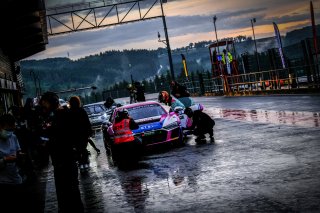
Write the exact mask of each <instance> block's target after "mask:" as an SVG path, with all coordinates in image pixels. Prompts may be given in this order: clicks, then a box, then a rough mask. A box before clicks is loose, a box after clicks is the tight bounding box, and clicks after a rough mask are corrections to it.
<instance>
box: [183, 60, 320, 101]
mask: <svg viewBox="0 0 320 213" xmlns="http://www.w3.org/2000/svg"><path fill="white" fill-rule="evenodd" d="M317 66H319V65H318V64H317V65H315V66H297V67H290V68H286V69H277V70H267V71H261V72H251V73H243V74H239V75H221V76H217V77H214V78H207V79H197V80H194V81H188V82H184V83H182V84H183V85H184V86H186V87H187V89H188V91H189V92H190V93H192V94H194V95H205V94H212V95H233V94H234V93H239V92H251V91H270V90H291V89H305V88H315V89H317V88H318V89H319V88H320V78H319V74H318V72H319V71H318V70H317V69H318V67H317Z"/></svg>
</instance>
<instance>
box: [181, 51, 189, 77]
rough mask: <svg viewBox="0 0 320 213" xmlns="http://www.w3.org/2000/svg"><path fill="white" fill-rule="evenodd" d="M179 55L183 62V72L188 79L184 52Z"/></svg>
mask: <svg viewBox="0 0 320 213" xmlns="http://www.w3.org/2000/svg"><path fill="white" fill-rule="evenodd" d="M181 57H182V64H183V69H184V74H185V75H186V78H187V79H188V68H187V61H186V57H185V56H184V54H181Z"/></svg>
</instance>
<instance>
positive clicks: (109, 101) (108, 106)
mask: <svg viewBox="0 0 320 213" xmlns="http://www.w3.org/2000/svg"><path fill="white" fill-rule="evenodd" d="M103 105H104V106H105V108H106V109H107V110H109V109H111V108H112V107H113V106H116V103H115V101H114V100H113V98H112V97H111V96H109V97H107V99H106V101H105V102H104V103H103Z"/></svg>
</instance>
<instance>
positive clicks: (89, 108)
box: [83, 105, 104, 115]
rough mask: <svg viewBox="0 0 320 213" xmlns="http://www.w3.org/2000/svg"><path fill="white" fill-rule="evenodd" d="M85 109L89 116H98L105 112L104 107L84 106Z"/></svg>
mask: <svg viewBox="0 0 320 213" xmlns="http://www.w3.org/2000/svg"><path fill="white" fill-rule="evenodd" d="M83 108H84V110H86V112H87V114H88V115H91V114H97V113H101V112H103V111H104V107H103V106H102V105H91V106H84V107H83Z"/></svg>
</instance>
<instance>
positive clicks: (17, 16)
mask: <svg viewBox="0 0 320 213" xmlns="http://www.w3.org/2000/svg"><path fill="white" fill-rule="evenodd" d="M0 6H1V12H0V26H1V28H2V29H1V34H0V47H1V49H2V50H3V52H4V53H5V54H6V55H8V56H9V57H10V58H11V59H12V60H13V61H18V60H21V59H23V58H26V57H29V56H31V55H34V54H36V53H38V52H41V51H43V50H45V45H46V44H47V43H48V35H47V23H46V12H45V5H44V1H42V0H28V1H25V0H15V1H12V0H4V1H1V3H0Z"/></svg>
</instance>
